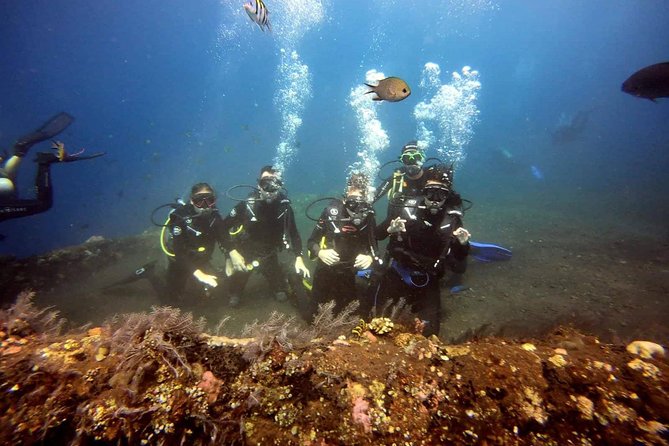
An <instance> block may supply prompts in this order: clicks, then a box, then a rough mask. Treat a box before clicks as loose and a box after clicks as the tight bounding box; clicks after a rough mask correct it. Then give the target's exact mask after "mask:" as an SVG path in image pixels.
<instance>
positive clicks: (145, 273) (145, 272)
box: [103, 260, 158, 290]
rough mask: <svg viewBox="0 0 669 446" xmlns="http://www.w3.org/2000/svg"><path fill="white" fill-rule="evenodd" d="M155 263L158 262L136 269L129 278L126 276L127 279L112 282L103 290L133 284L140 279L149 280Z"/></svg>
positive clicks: (153, 261) (155, 261) (154, 261)
mask: <svg viewBox="0 0 669 446" xmlns="http://www.w3.org/2000/svg"><path fill="white" fill-rule="evenodd" d="M157 262H158V261H157V260H152V261H151V262H149V263H147V264H145V265H143V266H141V267H139V268H137V269H136V270H135V271H134V272H133V273H132V274H130V275H129V276H127V277H125V278H123V279H121V280H119V281H117V282H114V283H112V284H110V285H107V286H105V287H104V288H103V289H104V290H106V289H109V288H114V287H117V286H120V285H127V284H129V283H133V282H136V281H138V280H141V279H150V278H151V276H152V275H153V274H154V271H155V269H156V263H157Z"/></svg>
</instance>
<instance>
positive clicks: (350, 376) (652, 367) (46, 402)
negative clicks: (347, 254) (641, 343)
mask: <svg viewBox="0 0 669 446" xmlns="http://www.w3.org/2000/svg"><path fill="white" fill-rule="evenodd" d="M24 308H25V305H24ZM330 310H331V308H330ZM33 316H35V315H34V314H33ZM321 316H322V317H321V318H320V319H317V322H318V323H319V324H325V325H320V327H321V328H318V329H313V327H312V329H310V330H311V331H310V330H294V329H293V327H292V325H291V322H290V320H288V319H285V318H282V317H280V315H276V314H275V315H273V316H272V317H271V318H270V320H269V321H268V322H267V323H266V324H259V323H257V324H255V325H253V326H251V328H250V330H249V331H250V332H252V333H254V334H255V335H256V336H254V337H250V338H248V339H241V340H235V339H230V338H225V337H218V336H216V337H214V336H209V335H206V334H203V333H202V327H203V326H204V325H203V323H202V321H197V320H194V319H193V318H192V316H190V315H189V314H183V313H181V312H180V311H179V310H176V309H173V308H155V309H154V310H153V312H151V313H149V314H132V315H124V316H121V317H118V318H115V319H114V320H112V321H110V322H109V323H107V324H106V325H105V326H103V327H96V328H93V329H89V330H86V331H83V330H82V331H81V332H76V333H67V334H65V335H59V334H57V333H56V332H53V331H51V332H49V333H48V335H47V334H43V333H40V332H39V331H38V330H39V329H43V328H44V327H43V326H40V327H38V326H36V327H35V328H31V323H33V324H37V325H39V324H38V323H39V322H40V321H42V322H44V321H43V320H42V319H40V318H39V317H37V318H34V317H33V319H32V320H25V321H24V322H25V323H23V324H21V323H19V322H17V321H20V320H22V315H21V314H20V312H19V311H16V310H14V311H5V312H2V313H0V324H1V326H0V338H1V339H0V340H1V341H2V344H1V347H0V391H1V392H2V394H3V398H2V399H0V442H2V444H31V443H43V444H70V443H71V444H89V443H92V442H95V441H101V442H103V443H105V444H112V443H114V444H116V443H120V444H133V445H134V444H137V445H141V444H258V445H259V444H277V445H284V444H286V445H290V444H294V445H335V444H347V445H355V444H361V445H365V444H369V445H372V444H374V445H378V444H389V445H390V444H397V445H431V444H455V445H458V444H461V445H470V444H481V445H524V444H528V445H564V444H581V445H587V444H593V445H595V444H667V438H668V437H667V435H668V432H667V425H668V423H669V397H668V395H667V391H668V390H669V386H668V385H667V384H668V383H667V374H668V373H669V367H668V366H667V363H666V361H665V359H664V358H663V357H661V356H659V355H656V356H655V357H654V356H653V355H650V357H641V356H637V355H636V354H634V353H630V352H628V351H627V350H626V349H625V346H617V345H606V344H602V343H600V342H599V341H598V340H597V339H595V338H593V337H589V336H585V335H582V334H580V333H577V332H575V331H571V330H560V331H557V332H555V333H554V334H553V335H552V336H550V337H548V338H547V339H543V340H531V342H516V341H511V340H503V339H486V340H481V341H476V342H469V343H465V344H461V345H445V344H443V343H442V342H440V341H439V340H438V339H437V338H435V337H431V338H425V337H423V336H422V335H420V334H418V333H416V330H415V327H411V329H408V328H407V326H404V325H402V324H400V323H394V324H392V325H391V324H390V321H380V322H375V323H373V324H370V323H371V321H368V322H367V323H365V324H360V323H358V325H357V326H356V325H355V324H356V323H357V322H358V321H357V320H356V319H353V318H350V317H348V316H350V315H345V317H341V318H339V319H337V316H336V315H333V314H332V313H331V312H330V313H329V314H325V315H322V314H321ZM370 325H371V328H372V329H374V330H375V334H374V335H373V336H368V335H367V334H366V333H369V331H368V330H369V328H370ZM324 326H327V327H328V329H329V330H330V331H331V332H330V333H325V332H324V331H323V329H322V327H324ZM16 327H21V330H18V331H17V330H16ZM353 327H355V328H356V330H355V332H353V331H354V330H352V328H353ZM379 327H381V328H379ZM305 333H306V334H310V339H308V337H307V338H305V337H304V335H305ZM298 334H299V336H298ZM526 341H529V340H526ZM529 344H531V345H532V347H533V348H529V347H528V345H529ZM16 346H20V348H19V349H16V348H14V347H16Z"/></svg>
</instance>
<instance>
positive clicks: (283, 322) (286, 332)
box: [242, 300, 360, 362]
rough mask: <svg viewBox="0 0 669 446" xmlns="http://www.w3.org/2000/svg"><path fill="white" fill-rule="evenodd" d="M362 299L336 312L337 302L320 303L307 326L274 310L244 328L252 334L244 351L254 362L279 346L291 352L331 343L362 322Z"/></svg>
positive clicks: (244, 331) (248, 359)
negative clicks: (356, 312) (251, 340)
mask: <svg viewBox="0 0 669 446" xmlns="http://www.w3.org/2000/svg"><path fill="white" fill-rule="evenodd" d="M359 305H360V304H359V302H358V301H353V302H350V303H349V304H348V305H347V306H346V307H345V308H344V309H343V310H342V311H340V312H339V313H337V314H335V313H334V308H335V301H334V300H331V301H329V302H326V303H324V304H319V305H318V312H317V313H316V315H315V316H314V319H313V321H312V323H311V325H310V326H309V327H308V328H307V329H304V327H302V326H300V325H299V324H298V323H297V321H296V318H295V317H294V316H290V317H288V316H286V315H285V314H282V313H279V312H277V311H273V312H272V314H270V316H269V318H268V319H267V320H266V321H264V322H258V320H257V319H256V320H255V321H253V323H252V324H250V325H247V326H245V327H244V330H243V332H242V333H243V335H244V336H248V337H252V338H253V342H250V343H248V344H247V345H246V346H245V350H244V359H246V360H247V361H250V362H255V361H258V360H262V359H263V358H264V357H265V356H266V355H267V353H268V352H270V351H271V350H272V348H273V347H274V346H275V345H278V346H279V347H280V348H281V349H282V350H284V351H286V352H288V351H291V350H295V349H298V348H303V347H306V346H307V345H313V344H315V343H316V344H318V343H325V344H326V343H329V342H330V341H332V340H333V339H335V338H336V337H337V336H339V335H340V334H341V333H342V331H343V330H345V329H350V328H352V327H353V326H355V324H356V323H357V321H358V318H357V317H356V316H355V315H354V313H355V311H356V310H357V309H358V307H359Z"/></svg>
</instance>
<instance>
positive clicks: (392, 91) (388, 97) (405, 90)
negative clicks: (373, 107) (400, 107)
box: [365, 77, 411, 102]
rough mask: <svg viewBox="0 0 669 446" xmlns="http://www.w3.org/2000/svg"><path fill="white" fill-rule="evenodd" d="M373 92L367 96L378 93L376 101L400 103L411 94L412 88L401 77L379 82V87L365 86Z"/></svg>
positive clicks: (388, 78)
mask: <svg viewBox="0 0 669 446" xmlns="http://www.w3.org/2000/svg"><path fill="white" fill-rule="evenodd" d="M365 85H367V86H368V87H369V88H371V90H369V91H368V92H367V93H365V94H369V93H376V96H375V97H374V98H373V99H374V100H375V101H388V102H399V101H401V100H402V99H406V98H408V97H409V95H410V94H411V88H409V85H407V83H406V82H404V81H403V80H402V79H400V78H399V77H387V78H385V79H382V80H380V81H379V84H378V85H369V84H365Z"/></svg>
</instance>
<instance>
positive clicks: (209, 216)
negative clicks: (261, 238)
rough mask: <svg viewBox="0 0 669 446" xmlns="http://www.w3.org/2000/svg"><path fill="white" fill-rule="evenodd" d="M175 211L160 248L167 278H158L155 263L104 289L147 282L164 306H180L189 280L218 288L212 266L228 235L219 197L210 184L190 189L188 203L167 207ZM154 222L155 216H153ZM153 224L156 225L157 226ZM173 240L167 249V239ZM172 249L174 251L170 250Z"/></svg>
mask: <svg viewBox="0 0 669 446" xmlns="http://www.w3.org/2000/svg"><path fill="white" fill-rule="evenodd" d="M167 206H170V207H172V211H171V212H170V214H169V217H168V219H167V221H166V222H165V224H164V225H160V226H162V227H163V230H162V231H161V235H160V239H161V240H160V241H161V247H162V249H163V251H164V252H165V254H167V256H168V266H167V273H166V277H165V279H164V280H163V279H162V278H161V277H159V276H158V275H157V274H155V266H156V260H154V261H152V262H149V263H147V264H146V265H144V266H142V267H141V268H138V269H137V270H136V271H135V272H134V273H133V274H131V275H130V276H129V277H127V278H125V279H123V280H121V281H119V282H115V283H113V284H111V285H108V286H106V287H105V289H109V288H112V287H116V286H119V285H125V284H128V283H131V282H134V281H136V280H139V279H147V280H149V282H150V283H151V286H152V287H153V289H154V291H155V292H156V294H157V295H158V298H159V300H160V301H161V303H162V304H163V305H170V304H174V303H178V302H179V301H180V300H182V299H183V293H184V290H185V288H186V285H187V283H188V280H189V279H190V278H193V279H195V280H197V282H198V283H199V284H201V285H202V286H203V291H205V292H206V293H208V292H209V289H210V288H216V287H217V286H218V280H219V279H218V276H216V274H215V272H214V270H213V267H212V266H211V264H210V261H211V258H212V256H213V254H214V248H215V245H216V243H218V244H219V246H220V247H222V248H223V247H225V243H226V242H227V231H226V227H225V226H224V224H223V218H222V217H221V215H220V214H219V213H218V209H216V194H215V192H214V189H213V188H212V187H211V186H210V185H209V184H207V183H197V184H195V185H193V187H192V188H191V193H190V199H189V202H188V203H184V202H183V201H181V200H179V201H178V202H177V204H172V203H170V204H167V205H163V206H160V207H158V208H156V209H155V210H154V213H155V212H156V211H157V210H158V209H162V208H164V207H167ZM152 218H153V216H152ZM154 224H156V223H155V222H154ZM166 237H167V238H169V240H171V246H170V247H168V246H167V244H166V241H165V239H166ZM170 248H171V250H170Z"/></svg>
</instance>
